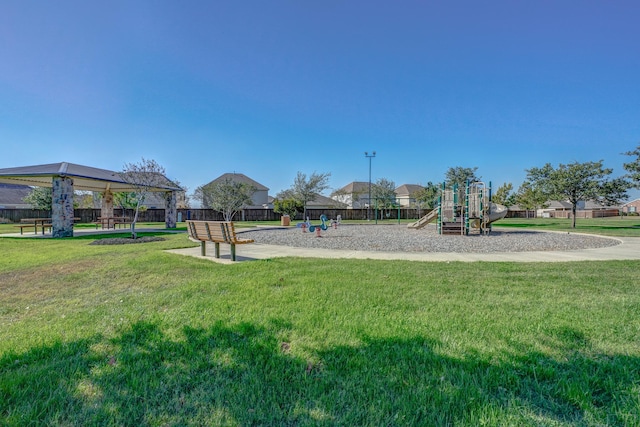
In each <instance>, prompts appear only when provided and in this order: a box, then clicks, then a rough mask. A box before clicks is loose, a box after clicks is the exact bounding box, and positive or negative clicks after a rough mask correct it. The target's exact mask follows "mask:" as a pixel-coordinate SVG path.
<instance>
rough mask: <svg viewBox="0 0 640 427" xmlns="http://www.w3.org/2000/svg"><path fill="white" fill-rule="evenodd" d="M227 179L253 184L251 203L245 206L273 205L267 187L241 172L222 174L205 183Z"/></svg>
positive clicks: (253, 207)
mask: <svg viewBox="0 0 640 427" xmlns="http://www.w3.org/2000/svg"><path fill="white" fill-rule="evenodd" d="M227 179H230V180H232V181H234V182H242V183H245V184H249V185H251V186H253V188H254V189H255V191H254V192H253V195H252V196H251V205H249V206H245V207H246V208H248V209H259V208H264V207H268V206H273V205H270V200H269V194H268V193H269V188H267V187H265V186H264V185H262V184H260V183H259V182H257V181H254V180H253V179H251V178H249V177H248V176H246V175H244V174H241V173H236V172H233V173H225V174H222V175H220V176H219V177H218V178H216V179H214V180H213V181H211V182H209V183H208V184H206V185H211V184H217V183H223V182H225V181H226V180H227Z"/></svg>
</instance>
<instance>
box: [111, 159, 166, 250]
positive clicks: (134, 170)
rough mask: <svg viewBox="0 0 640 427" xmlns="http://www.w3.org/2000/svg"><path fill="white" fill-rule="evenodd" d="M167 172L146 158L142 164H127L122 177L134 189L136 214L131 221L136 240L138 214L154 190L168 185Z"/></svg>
mask: <svg viewBox="0 0 640 427" xmlns="http://www.w3.org/2000/svg"><path fill="white" fill-rule="evenodd" d="M164 174H165V170H164V168H163V167H162V166H160V165H159V164H158V163H157V162H156V161H155V160H146V159H145V158H144V157H143V158H142V161H141V162H140V163H125V165H124V168H123V170H122V172H120V177H121V178H122V180H123V181H125V182H126V183H127V184H129V185H131V186H132V187H133V193H134V194H135V214H134V216H133V220H132V221H131V237H132V238H133V239H135V238H136V223H137V222H138V212H139V211H140V207H141V206H143V205H144V202H145V199H146V198H147V196H148V195H149V193H151V191H152V189H153V188H157V187H163V186H166V185H167V184H168V179H167V178H166V177H165V175H164Z"/></svg>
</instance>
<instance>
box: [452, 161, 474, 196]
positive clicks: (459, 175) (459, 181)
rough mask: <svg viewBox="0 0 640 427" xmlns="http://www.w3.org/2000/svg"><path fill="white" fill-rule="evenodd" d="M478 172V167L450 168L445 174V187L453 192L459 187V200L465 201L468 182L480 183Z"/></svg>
mask: <svg viewBox="0 0 640 427" xmlns="http://www.w3.org/2000/svg"><path fill="white" fill-rule="evenodd" d="M476 170H478V168H477V167H473V168H465V167H462V166H456V167H451V168H449V169H448V170H447V172H446V173H445V185H446V186H447V188H450V189H452V190H453V189H454V188H456V186H457V189H458V200H464V197H465V188H466V186H467V182H477V181H480V177H479V176H476Z"/></svg>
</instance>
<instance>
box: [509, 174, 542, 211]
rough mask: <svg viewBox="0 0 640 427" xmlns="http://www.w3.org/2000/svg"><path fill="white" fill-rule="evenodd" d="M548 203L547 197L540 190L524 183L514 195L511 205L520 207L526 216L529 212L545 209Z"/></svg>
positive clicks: (528, 183)
mask: <svg viewBox="0 0 640 427" xmlns="http://www.w3.org/2000/svg"><path fill="white" fill-rule="evenodd" d="M548 201H549V199H548V197H547V195H546V194H544V193H543V192H542V190H541V189H540V188H535V187H534V186H533V185H531V183H530V182H527V181H525V182H523V183H522V185H521V186H520V188H518V191H517V192H516V194H515V195H514V203H513V204H517V205H520V207H521V208H523V209H524V210H526V211H527V215H528V214H529V212H528V211H530V210H536V209H538V208H544V207H547V206H548V204H547V202H548Z"/></svg>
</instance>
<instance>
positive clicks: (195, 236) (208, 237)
mask: <svg viewBox="0 0 640 427" xmlns="http://www.w3.org/2000/svg"><path fill="white" fill-rule="evenodd" d="M187 230H188V231H189V239H190V240H192V241H194V242H200V254H201V255H202V256H205V255H206V244H207V242H212V243H214V244H215V257H216V258H220V243H226V244H228V245H231V261H235V260H236V245H242V244H245V243H253V242H254V241H253V239H240V238H238V236H237V235H236V229H235V226H234V225H233V222H230V221H191V220H187Z"/></svg>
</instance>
